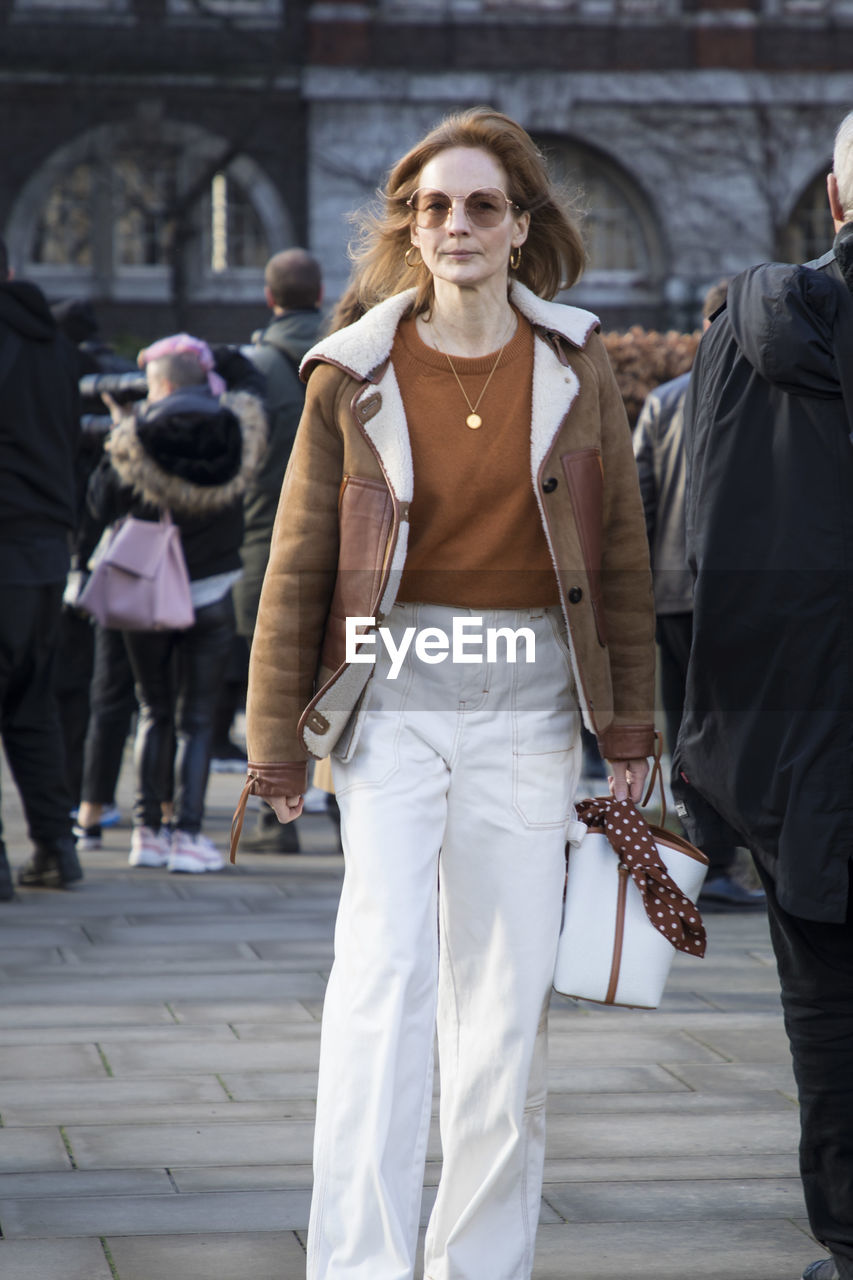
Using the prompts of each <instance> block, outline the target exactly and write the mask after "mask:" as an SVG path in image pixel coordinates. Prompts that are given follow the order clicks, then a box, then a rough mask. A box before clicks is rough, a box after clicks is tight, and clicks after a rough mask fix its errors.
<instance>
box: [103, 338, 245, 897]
mask: <svg viewBox="0 0 853 1280" xmlns="http://www.w3.org/2000/svg"><path fill="white" fill-rule="evenodd" d="M139 363H140V365H141V366H142V367H143V368H144V369H145V371H146V377H147V379H148V399H147V400H146V401H145V402H143V403H142V404H141V405H138V406H136V407H135V408H130V407H129V408H127V409H126V410H124V411H123V410H122V409H121V408H120V407H119V406H118V405H116V404H115V403H111V412H112V414H113V417H114V427H113V430H112V432H111V434H110V437H109V440H108V442H107V446H106V454H105V457H104V459H103V461H102V463H101V464H100V466H99V467H98V469H97V470H96V471H95V472H94V473H93V475H92V477H91V480H90V481H89V491H88V503H89V509H90V512H91V514H92V516H93V517H94V518H95V519H97V520H99V521H100V522H101V523H102V524H104V525H107V524H112V523H114V522H115V521H116V520H120V519H121V518H122V517H123V516H126V515H127V514H128V513H130V514H132V515H134V516H136V517H138V518H139V519H144V520H158V519H159V518H160V516H161V514H162V512H163V511H164V510H166V511H168V512H169V513H170V515H171V517H172V518H173V519H174V522H175V524H176V525H177V527H178V529H179V531H180V535H181V546H182V548H183V553H184V558H185V560H186V564H187V570H188V573H189V577H190V580H191V581H190V588H191V594H192V603H193V608H194V612H195V621H194V623H193V625H192V626H191V627H189V628H187V630H185V631H125V632H123V636H124V643H125V647H126V649H127V654H128V657H129V659H130V666H131V669H132V671H133V678H134V681H135V685H136V696H137V700H138V702H139V720H138V723H137V729H136V741H135V743H134V764H135V767H136V796H135V800H134V806H133V832H132V834H131V844H130V855H129V862H130V865H131V866H133V867H165V866H168V868H169V870H170V871H176V872H206V871H220V870H221V869H222V867H223V866H224V862H223V859H222V857H221V855H220V853H219V851H218V850H217V849H216V848H215V847H214V846H213V844H212V843H211V842H210V841H209V840H208V839H207V838H206V837H205V836H203V835H202V832H201V827H202V821H203V818H204V798H205V793H206V790H207V778H208V771H209V766H210V748H211V738H212V728H213V716H214V713H215V710H216V704H217V698H218V696H219V693H220V690H221V687H222V682H223V679H224V676H225V670H226V666H227V663H228V656H229V650H230V647H231V642H232V640H233V638H234V635H235V621H234V605H233V603H232V600H231V587H232V586H233V584H234V583H235V582H236V581H237V580H238V579H239V577H240V576H241V573H242V566H241V563H240V542H241V539H242V536H243V493H244V491H245V488H246V484H247V483H248V481H249V480H250V479H251V477H252V476H253V475H254V473H255V470H256V469H257V466H258V462H259V459H260V458H261V456H262V454H263V450H264V448H265V446H266V419H265V416H264V411H263V406H262V404H261V402H260V400H258V399H256V398H255V397H254V396H253V395H249V394H247V393H246V392H242V391H241V392H230V393H229V392H226V389H225V383H224V382H223V381H222V379H221V378H220V377H219V375H218V374H216V373H214V372H213V356H212V353H211V351H210V348H209V347H208V346H207V343H205V342H202V341H201V340H200V339H198V338H193V337H191V336H190V335H189V334H174V335H172V336H170V337H168V338H163V339H161V340H160V341H159V342H156V343H154V345H153V346H151V347H147V348H145V350H144V351H142V352H140V355H139ZM173 767H174V779H175V784H176V785H175V789H174V824H175V825H174V831H171V832H170V831H169V830H168V829H167V827H166V826H165V825H164V823H163V813H162V807H163V804H164V802H167V801H169V800H171V799H172V796H173V791H172V773H173Z"/></svg>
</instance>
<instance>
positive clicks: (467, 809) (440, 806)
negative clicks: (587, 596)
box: [307, 604, 581, 1280]
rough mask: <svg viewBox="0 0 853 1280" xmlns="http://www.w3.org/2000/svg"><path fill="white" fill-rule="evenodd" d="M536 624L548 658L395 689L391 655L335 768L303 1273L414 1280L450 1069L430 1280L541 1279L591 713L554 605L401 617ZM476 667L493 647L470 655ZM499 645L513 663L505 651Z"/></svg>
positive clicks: (401, 679) (403, 623) (541, 654)
mask: <svg viewBox="0 0 853 1280" xmlns="http://www.w3.org/2000/svg"><path fill="white" fill-rule="evenodd" d="M454 615H456V616H459V615H465V616H477V617H482V619H483V628H484V629H485V628H487V627H490V626H493V627H501V626H502V627H511V628H513V629H517V628H520V627H528V628H530V629H531V630H532V632H533V634H534V637H535V661H534V662H532V663H527V662H525V661H524V656H525V655H524V646H523V645H521V646H520V648H519V655H518V657H519V660H518V661H516V662H514V663H512V662H508V661H505V660H504V661H497V662H473V663H472V662H458V663H453V662H452V661H451V659H450V657H448V658H447V659H446V661H444V662H443V663H441V664H436V665H430V664H428V663H426V662H423V661H421V660H420V659H419V658H418V657H417V656H415V654H414V652H413V648H412V649H410V651H409V657H407V659H406V660H405V662H404V664H403V666H402V669H401V670H400V672H399V674H398V676H397V678H396V679H390V678H389V667H390V662H389V659H388V657H387V655H386V654H385V652H384V650H381V646H379V645H377V663H376V671H375V673H374V678H373V682H372V686H373V687H372V694H371V701H370V706H369V710H368V713H367V716H366V718H365V721H364V725H363V728H362V732H361V737H360V739H359V742H358V745H357V747H356V749H355V751H354V753H353V755H352V758H351V759H350V760H349V761H348V762H346V763H344V762H342V761H334V762H333V771H334V778H335V786H336V791H337V798H338V803H339V805H340V808H341V816H342V833H343V844H344V857H345V867H346V872H345V877H344V885H343V891H342V895H341V902H340V908H339V912H338V920H337V926H336V932H335V962H334V966H333V969H332V973H331V976H330V979H329V985H328V990H327V994H326V1002H325V1008H324V1012H323V1029H322V1043H321V1052H320V1081H319V1094H318V1101H317V1124H316V1134H315V1147H314V1175H315V1181H314V1198H313V1202H312V1208H311V1221H310V1228H309V1236H308V1273H307V1274H308V1280H412V1277H413V1274H414V1263H415V1251H416V1246H417V1232H418V1220H419V1210H420V1203H421V1189H422V1182H423V1171H424V1161H425V1157H426V1145H427V1136H428V1130H429V1123H430V1111H431V1101H432V1073H433V1061H432V1058H433V1041H434V1036H435V1032H436V1026H437V1033H438V1048H439V1061H440V1068H441V1106H440V1126H441V1142H442V1151H443V1170H442V1175H441V1181H440V1185H439V1189H438V1196H437V1200H436V1203H435V1207H434V1210H433V1213H432V1216H431V1219H430V1223H429V1228H428V1231H427V1238H426V1250H425V1267H424V1275H425V1277H427V1278H428V1280H529V1276H530V1274H531V1269H532V1266H533V1249H534V1240H535V1234H536V1226H537V1221H538V1216H539V1199H540V1191H541V1183H542V1168H543V1161H544V1147H545V1114H544V1109H545V1094H546V1079H545V1054H546V1039H547V1022H546V1019H547V1003H548V996H549V992H550V989H551V979H552V976H553V970H554V959H555V953H556V944H557V937H558V933H559V927H560V915H561V903H562V887H563V878H564V872H565V862H564V847H565V840H566V832H567V829H568V826H569V823H570V822H571V821H572V820H573V819H574V809H573V804H572V801H573V797H574V792H575V788H576V785H577V780H578V775H579V772H580V762H581V752H580V745H579V715H578V709H577V703H576V699H575V694H574V682H573V679H572V675H571V667H570V662H569V657H568V650H567V648H566V642H565V636H564V633H563V624H562V619H561V616H560V612H559V610H558V609H546V610H542V609H540V610H519V611H515V610H513V611H507V610H500V611H492V612H489V611H477V610H468V611H466V610H464V609H457V608H454V609H451V608H447V607H444V606H436V605H423V604H405V605H398V606H396V607H395V608H394V610H393V611H392V616H391V617H390V618H389V619H388V621H387V624H386V625H388V626H389V628H391V629H392V632H393V635H394V638H395V641H396V642H397V643H399V641H400V638H401V636H402V633H403V630H404V628H406V627H411V626H414V627H415V628H418V629H422V628H425V627H439V628H441V629H442V631H443V632H445V633H446V634H448V635H450V634H451V632H452V618H453V616H454ZM468 652H469V654H471V653H475V652H476V649H472V648H470V647H469V650H468ZM499 652H500V653H501V654H503V649H502V647H499Z"/></svg>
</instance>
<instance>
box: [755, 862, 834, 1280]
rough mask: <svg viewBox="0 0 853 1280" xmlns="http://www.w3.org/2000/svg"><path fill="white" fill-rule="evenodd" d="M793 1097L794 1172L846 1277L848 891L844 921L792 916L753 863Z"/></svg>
mask: <svg viewBox="0 0 853 1280" xmlns="http://www.w3.org/2000/svg"><path fill="white" fill-rule="evenodd" d="M756 865H757V866H758V872H759V875H760V876H761V879H762V882H763V884H764V889H765V892H766V894H767V910H768V915H769V918H770V936H771V938H772V941H773V950H774V951H775V953H776V963H777V966H778V969H779V980H780V982H781V986H782V1007H783V1009H784V1012H785V1029H786V1031H787V1032H788V1040H789V1042H790V1046H791V1056H792V1057H793V1060H794V1075H795V1077H796V1080H797V1091H798V1094H799V1099H800V1134H801V1137H800V1174H801V1176H802V1180H803V1191H804V1193H805V1198H806V1208H807V1210H808V1215H809V1223H810V1224H811V1229H812V1231H813V1232H814V1234H815V1235H816V1236H817V1238H818V1240H820V1241H821V1243H822V1244H825V1245H826V1247H827V1248H828V1249H831V1250H832V1254H833V1257H834V1258H835V1263H836V1266H837V1267H838V1272H839V1274H840V1276H841V1280H853V891H851V898H850V899H849V900H848V905H847V921H846V923H845V924H825V923H822V922H819V921H815V920H801V919H800V917H799V916H792V915H790V914H789V913H788V912H787V911H785V910H784V909H783V908H782V907H780V906H779V903H778V901H777V898H776V893H775V889H774V885H773V881H772V879H771V877H770V876H769V875H768V874H767V872H766V871H765V870H764V868H763V867H761V866H760V865H758V863H756Z"/></svg>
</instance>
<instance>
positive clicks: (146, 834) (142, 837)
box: [128, 827, 169, 867]
mask: <svg viewBox="0 0 853 1280" xmlns="http://www.w3.org/2000/svg"><path fill="white" fill-rule="evenodd" d="M168 861H169V833H168V831H167V830H166V829H165V827H161V828H160V830H159V831H152V829H151V828H150V827H134V828H133V831H132V832H131V835H130V857H129V858H128V862H129V863H130V865H131V866H132V867H165V866H166V865H167V864H168Z"/></svg>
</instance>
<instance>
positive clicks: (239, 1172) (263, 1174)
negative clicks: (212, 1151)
mask: <svg viewBox="0 0 853 1280" xmlns="http://www.w3.org/2000/svg"><path fill="white" fill-rule="evenodd" d="M169 1175H170V1177H171V1178H172V1180H173V1182H174V1184H175V1186H176V1187H177V1188H178V1190H179V1191H271V1190H290V1189H292V1188H294V1187H303V1188H305V1187H307V1188H309V1189H310V1187H311V1184H312V1179H313V1170H312V1168H311V1165H310V1164H256V1165H247V1164H241V1165H233V1164H232V1165H225V1166H222V1167H221V1168H186V1169H184V1168H178V1167H176V1166H174V1165H173V1166H172V1168H171V1169H170V1170H169Z"/></svg>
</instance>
